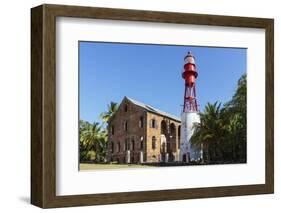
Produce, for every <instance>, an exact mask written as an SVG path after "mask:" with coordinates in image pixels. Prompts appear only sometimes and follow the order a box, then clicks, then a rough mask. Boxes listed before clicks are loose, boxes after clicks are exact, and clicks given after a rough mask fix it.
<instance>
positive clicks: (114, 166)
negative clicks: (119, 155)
mask: <svg viewBox="0 0 281 213" xmlns="http://www.w3.org/2000/svg"><path fill="white" fill-rule="evenodd" d="M148 167H151V166H147V165H139V164H98V163H80V170H104V169H133V168H148Z"/></svg>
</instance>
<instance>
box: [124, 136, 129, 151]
mask: <svg viewBox="0 0 281 213" xmlns="http://www.w3.org/2000/svg"><path fill="white" fill-rule="evenodd" d="M128 141H129V140H128V138H126V140H125V150H126V151H127V150H129V142H128Z"/></svg>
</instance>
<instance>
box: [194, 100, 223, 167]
mask: <svg viewBox="0 0 281 213" xmlns="http://www.w3.org/2000/svg"><path fill="white" fill-rule="evenodd" d="M200 119H201V122H200V123H197V124H195V125H194V127H193V128H194V133H193V135H192V137H191V139H190V140H191V143H192V145H194V146H197V147H198V146H201V144H203V148H204V151H205V152H204V153H205V154H206V158H207V159H206V160H207V162H209V161H210V160H211V161H212V160H217V159H218V158H219V157H221V155H222V151H221V149H220V144H221V142H222V141H223V138H224V135H225V126H224V123H223V120H222V118H221V104H220V103H219V104H218V102H215V103H214V104H210V103H207V105H206V106H205V109H204V112H203V113H200Z"/></svg>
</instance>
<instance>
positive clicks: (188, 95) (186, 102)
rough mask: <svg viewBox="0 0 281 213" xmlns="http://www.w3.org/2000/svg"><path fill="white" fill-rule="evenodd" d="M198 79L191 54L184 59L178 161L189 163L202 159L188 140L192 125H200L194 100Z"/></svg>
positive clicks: (197, 149) (192, 129)
mask: <svg viewBox="0 0 281 213" xmlns="http://www.w3.org/2000/svg"><path fill="white" fill-rule="evenodd" d="M197 77H198V73H197V69H196V63H195V58H194V56H193V55H192V53H191V52H188V53H187V55H186V56H185V57H184V68H183V72H182V78H183V79H184V98H183V109H182V113H181V137H180V161H182V162H186V163H189V162H190V161H198V160H200V159H202V155H203V153H202V150H201V148H198V147H194V146H192V144H191V143H190V138H191V136H192V134H193V132H194V128H193V127H194V124H195V123H200V116H199V108H198V104H197V99H196V79H197Z"/></svg>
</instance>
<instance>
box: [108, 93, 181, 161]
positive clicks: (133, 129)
mask: <svg viewBox="0 0 281 213" xmlns="http://www.w3.org/2000/svg"><path fill="white" fill-rule="evenodd" d="M141 120H142V121H141ZM164 125H165V126H166V129H165V131H164V130H163V128H162V126H164ZM179 126H180V122H179V121H176V120H173V119H170V118H165V117H163V116H162V115H160V114H156V113H151V112H148V111H147V110H146V109H144V108H142V107H140V106H138V105H135V104H133V103H132V102H130V101H129V100H127V99H126V98H125V99H124V100H123V101H122V103H121V104H120V106H119V108H118V110H117V112H116V113H115V115H114V116H113V117H112V118H111V120H110V122H109V125H108V130H109V147H108V160H109V161H117V162H119V163H140V159H141V157H140V156H141V155H142V156H143V162H159V161H165V160H169V161H175V160H177V159H178V149H179V137H178V131H179ZM161 134H162V138H163V135H165V137H166V144H165V146H161ZM162 145H163V144H162ZM112 148H113V149H112ZM141 152H142V154H141ZM167 153H168V155H167ZM128 158H129V159H128ZM165 158H166V159H165Z"/></svg>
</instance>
